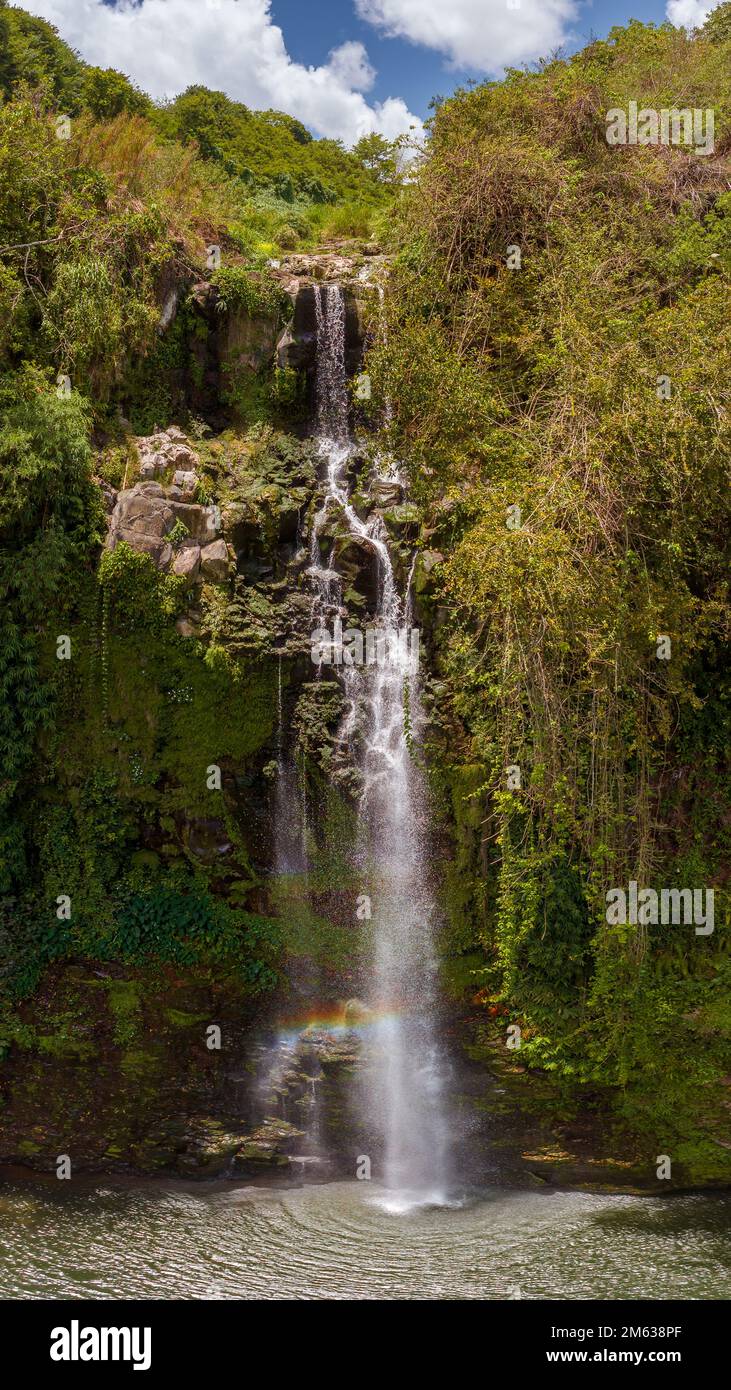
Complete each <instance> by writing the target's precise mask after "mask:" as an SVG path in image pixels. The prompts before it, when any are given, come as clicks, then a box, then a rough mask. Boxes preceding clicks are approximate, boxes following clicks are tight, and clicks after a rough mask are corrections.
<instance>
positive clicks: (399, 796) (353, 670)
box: [308, 285, 449, 1209]
mask: <svg viewBox="0 0 731 1390" xmlns="http://www.w3.org/2000/svg"><path fill="white" fill-rule="evenodd" d="M315 304H316V313H317V370H316V380H315V407H316V412H315V422H316V423H315V435H316V440H317V444H318V450H319V453H320V455H321V457H322V460H323V471H324V480H323V481H324V488H325V497H324V500H323V503H322V505H321V507H320V509H319V510H318V511H317V513H316V515H315V518H314V523H313V528H312V545H311V566H310V569H309V571H308V573H309V575H310V578H311V580H312V583H313V590H314V595H315V599H314V611H313V620H314V622H315V623H316V624H317V625H321V624H322V623H324V622H326V621H327V619H328V617H332V616H333V614H337V613H338V611H339V610H340V609H341V608H342V586H341V583H340V576H339V575H338V574H337V572H336V570H335V568H334V564H333V556H332V555H331V556H330V557H329V559H328V561H327V563H326V564H323V562H322V559H321V552H320V537H321V533H322V529H323V526H324V523H325V520H326V519H327V517H328V515H329V511H330V509H331V508H337V509H339V512H340V515H341V518H342V519H343V521H344V522H345V524H346V526H347V528H348V530H349V532H350V534H351V535H353V536H354V537H358V538H359V539H360V540H361V541H363V542H365V543H366V544H367V545H368V546H369V547H370V548H371V549H372V551H373V552H374V553H375V555H376V557H377V564H378V577H379V583H378V601H377V611H376V613H375V615H374V625H375V627H376V628H377V629H378V639H379V641H378V656H379V659H378V660H377V661H374V662H371V663H370V664H364V665H356V664H351V665H343V666H341V667H340V668H338V669H339V670H340V672H341V680H342V681H343V684H344V687H345V694H346V698H347V712H346V714H345V716H344V719H343V723H342V727H341V730H340V738H341V740H342V741H344V742H346V743H347V744H348V745H349V748H350V749H351V754H352V757H353V760H354V761H355V762H356V765H357V767H358V770H359V772H360V776H361V785H362V791H361V794H360V802H359V807H358V844H357V845H356V848H355V855H354V858H355V862H356V864H358V865H360V867H361V868H362V870H363V872H364V874H366V873H367V875H368V879H369V882H370V881H373V883H374V884H375V885H376V886H375V888H374V891H373V894H372V898H371V927H372V943H373V944H372V954H371V967H370V976H371V979H370V990H369V994H370V997H369V999H368V1000H367V1003H368V1004H369V1006H370V1009H371V1011H372V1017H373V1019H374V1024H373V1027H372V1030H369V1042H370V1043H371V1044H372V1051H373V1056H374V1063H373V1067H372V1069H371V1071H370V1073H369V1076H370V1080H369V1083H368V1086H367V1105H368V1110H369V1115H368V1121H369V1124H370V1126H371V1127H372V1130H373V1132H374V1133H375V1134H376V1135H377V1137H378V1142H379V1145H380V1147H381V1148H382V1151H383V1155H384V1179H385V1186H386V1188H387V1189H389V1193H390V1195H389V1197H388V1198H387V1199H386V1203H385V1204H386V1205H391V1206H392V1207H393V1208H394V1209H403V1207H404V1206H410V1205H412V1204H414V1203H418V1202H440V1201H444V1200H445V1189H446V1185H447V1176H448V1158H449V1154H448V1149H449V1144H448V1125H447V1121H446V1118H445V1108H444V1100H445V1097H444V1076H443V1063H442V1059H441V1057H440V1050H439V1046H438V1042H437V1030H436V1024H435V1018H436V988H435V975H436V956H435V950H434V922H433V918H434V904H433V902H432V898H431V894H430V888H429V850H428V826H429V813H428V796H427V789H426V785H425V779H424V776H423V773H422V771H421V769H420V766H419V763H418V761H417V760H416V759H415V758H414V757H413V756H412V754H411V752H410V750H409V739H408V738H407V729H406V726H405V713H404V712H405V707H406V706H407V705H408V708H409V710H410V720H411V727H412V730H413V733H414V737H415V738H416V739H417V741H418V731H419V726H420V724H421V722H422V717H421V711H420V706H419V682H418V663H417V661H415V660H414V653H413V650H410V649H409V647H408V645H405V644H404V643H403V641H400V640H399V634H400V633H403V627H404V624H405V623H407V622H409V620H410V619H411V595H410V582H409V584H408V585H407V592H406V595H405V596H404V598H403V599H402V598H401V596H400V594H399V591H398V585H397V583H396V579H395V576H394V570H393V565H392V562H391V557H390V554H389V549H388V544H387V533H386V530H385V527H384V524H383V520H382V518H381V517H380V516H379V515H378V514H374V515H372V516H371V517H370V518H369V519H368V520H367V521H365V522H364V521H362V520H361V519H360V518H359V517H358V515H357V514H356V512H355V510H354V508H353V507H352V505H351V502H350V499H349V491H348V481H347V470H348V463H349V458H350V451H351V444H350V439H349V431H348V392H347V382H346V366H345V299H344V295H343V291H342V289H341V287H340V286H338V285H328V286H325V287H316V288H315ZM412 573H413V564H412ZM355 732H357V735H358V736H357V737H356V738H352V743H351V736H352V735H353V734H354V733H355Z"/></svg>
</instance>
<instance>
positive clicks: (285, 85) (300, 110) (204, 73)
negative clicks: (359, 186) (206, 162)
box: [22, 0, 422, 145]
mask: <svg viewBox="0 0 731 1390" xmlns="http://www.w3.org/2000/svg"><path fill="white" fill-rule="evenodd" d="M22 7H23V9H26V10H29V11H30V13H31V14H35V15H39V16H40V17H41V18H43V19H47V20H49V21H50V22H51V24H55V25H56V28H57V29H58V31H59V33H60V34H61V37H62V38H64V39H65V40H66V42H67V43H69V44H71V46H72V48H75V49H77V50H78V52H79V53H80V54H81V56H82V57H83V58H85V59H86V61H87V62H89V63H93V64H95V65H96V66H99V67H113V68H119V69H120V70H121V71H122V72H125V73H127V75H128V76H129V77H131V78H132V79H133V81H135V82H137V83H138V85H139V86H140V87H142V88H143V89H144V91H146V92H149V93H150V95H151V96H154V97H157V98H159V99H161V98H165V97H174V96H176V95H177V94H178V93H179V92H182V91H184V90H185V88H186V87H189V86H191V85H192V84H193V83H201V84H203V85H205V86H207V87H214V88H216V89H219V90H221V91H224V92H226V93H227V95H228V96H230V97H232V98H233V99H234V100H236V101H243V102H245V103H246V105H247V106H251V107H252V108H254V109H261V108H267V107H274V108H276V109H277V110H279V111H286V112H288V113H289V115H291V116H296V117H297V118H298V119H299V120H300V121H303V122H304V123H305V125H307V126H309V127H310V128H311V129H312V130H314V131H315V133H316V134H317V135H326V136H330V137H331V138H334V139H337V138H340V139H341V140H344V141H345V143H346V144H348V145H351V144H353V143H354V142H355V141H356V140H358V139H360V137H361V135H367V134H368V133H369V132H370V131H372V130H376V131H379V132H380V133H381V134H382V135H385V136H386V137H387V138H388V139H394V138H395V136H397V135H400V134H402V133H403V132H404V131H408V130H409V128H410V127H412V126H415V127H416V130H415V131H414V134H416V135H419V134H420V133H421V130H422V127H421V122H420V121H419V119H418V117H417V116H414V115H412V113H411V112H410V111H409V109H408V107H407V106H406V103H405V102H404V101H403V100H402V99H401V97H398V96H393V97H389V98H388V99H387V100H386V101H383V102H373V103H372V104H371V105H369V103H368V102H367V101H366V98H365V97H364V95H363V93H364V92H367V91H369V90H370V89H371V87H372V86H373V83H374V81H375V76H376V74H375V72H374V70H373V68H372V67H371V65H370V63H369V61H368V54H367V53H366V50H365V48H364V47H363V45H362V44H360V43H353V42H351V43H344V44H341V45H340V47H339V48H335V49H333V51H332V52H331V53H330V54H329V56H328V59H327V62H324V63H323V64H322V65H321V66H319V67H306V66H305V65H304V64H302V63H296V62H294V61H293V60H292V58H291V57H290V55H289V54H288V52H287V49H286V45H285V42H284V36H283V34H282V30H281V29H280V28H279V27H278V25H276V24H274V23H273V22H272V16H271V0H142V3H135V0H118V3H117V4H116V5H115V6H111V5H105V4H102V0H23V5H22Z"/></svg>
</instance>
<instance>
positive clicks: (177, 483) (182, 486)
mask: <svg viewBox="0 0 731 1390" xmlns="http://www.w3.org/2000/svg"><path fill="white" fill-rule="evenodd" d="M197 486H198V474H197V473H196V471H195V469H194V468H189V469H182V468H179V469H177V470H176V472H175V474H174V476H173V487H174V488H175V490H176V493H178V492H179V494H180V497H181V500H182V501H183V502H192V501H193V499H194V497H195V490H196V488H197Z"/></svg>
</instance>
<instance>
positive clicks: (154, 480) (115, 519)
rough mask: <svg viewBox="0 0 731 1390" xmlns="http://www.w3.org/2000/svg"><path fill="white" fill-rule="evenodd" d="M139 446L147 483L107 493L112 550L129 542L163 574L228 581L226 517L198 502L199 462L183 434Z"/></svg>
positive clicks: (170, 432)
mask: <svg viewBox="0 0 731 1390" xmlns="http://www.w3.org/2000/svg"><path fill="white" fill-rule="evenodd" d="M135 443H136V448H137V454H138V457H139V460H140V476H141V481H140V482H138V483H135V484H134V486H133V487H130V488H124V489H123V490H122V491H120V492H118V493H114V492H113V491H112V490H111V489H107V491H106V492H105V505H106V508H107V511H108V512H110V515H109V531H108V535H107V549H108V550H114V547H115V546H116V545H118V544H119V542H120V541H124V542H125V543H126V544H127V545H129V546H130V547H131V548H132V550H137V551H141V552H143V553H144V554H146V555H149V556H150V557H151V558H152V560H153V561H154V563H155V565H156V566H157V568H158V569H160V570H163V571H165V572H171V573H172V574H175V575H178V576H181V577H183V578H186V579H189V580H190V581H191V583H195V582H196V581H197V580H198V579H199V577H200V578H204V579H208V580H209V581H211V582H213V583H220V582H222V581H224V580H225V579H226V578H227V577H228V569H229V559H228V550H227V548H226V544H225V542H224V541H223V539H222V538H221V534H220V517H219V514H218V511H217V509H216V508H214V507H204V506H202V505H201V504H200V503H198V502H195V501H194V500H193V499H194V497H195V495H196V490H197V487H198V468H199V460H198V457H197V454H196V453H195V451H194V449H193V448H192V446H191V445H190V443H189V442H188V440H187V439H186V437H185V435H184V434H183V431H182V430H181V429H180V428H179V426H177V425H171V426H170V427H169V429H167V430H163V431H159V432H158V433H156V434H153V435H149V436H147V437H145V438H140V439H137V440H136V441H135ZM163 480H167V481H163ZM110 493H111V496H110V495H109V494H110ZM181 531H182V535H181ZM171 536H172V538H171ZM204 556H205V563H204Z"/></svg>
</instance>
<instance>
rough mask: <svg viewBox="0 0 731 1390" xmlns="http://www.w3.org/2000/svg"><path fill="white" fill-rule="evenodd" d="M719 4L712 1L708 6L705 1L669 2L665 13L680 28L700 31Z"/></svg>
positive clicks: (679, 0)
mask: <svg viewBox="0 0 731 1390" xmlns="http://www.w3.org/2000/svg"><path fill="white" fill-rule="evenodd" d="M718 3H719V0H710V3H709V4H707V5H706V4H704V3H703V0H668V4H667V7H666V10H665V13H666V14H667V17H668V19H669V20H670V23H671V24H675V25H677V27H678V28H680V27H681V26H682V28H683V29H700V27H701V25H702V24H705V22H706V20H707V19H708V16H709V14H710V13H711V10H712V9H713V8H714V7H715V6H716V5H717V4H718Z"/></svg>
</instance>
